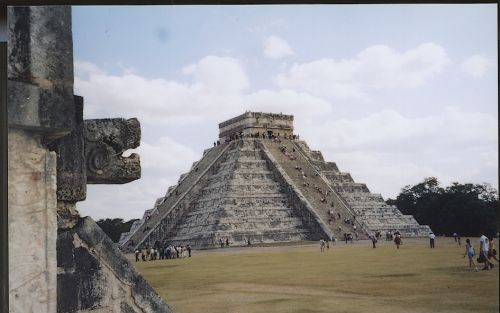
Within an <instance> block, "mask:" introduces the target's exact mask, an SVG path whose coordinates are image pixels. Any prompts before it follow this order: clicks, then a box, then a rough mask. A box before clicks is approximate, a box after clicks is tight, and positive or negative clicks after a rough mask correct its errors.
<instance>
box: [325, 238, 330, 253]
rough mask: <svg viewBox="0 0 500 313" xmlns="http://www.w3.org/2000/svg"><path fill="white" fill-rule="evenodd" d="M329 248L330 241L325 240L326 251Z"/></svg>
mask: <svg viewBox="0 0 500 313" xmlns="http://www.w3.org/2000/svg"><path fill="white" fill-rule="evenodd" d="M328 250H330V241H329V240H327V241H326V251H328Z"/></svg>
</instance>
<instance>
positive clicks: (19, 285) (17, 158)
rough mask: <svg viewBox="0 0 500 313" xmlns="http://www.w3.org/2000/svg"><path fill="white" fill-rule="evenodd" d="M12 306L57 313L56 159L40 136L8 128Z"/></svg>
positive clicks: (19, 312) (18, 310)
mask: <svg viewBox="0 0 500 313" xmlns="http://www.w3.org/2000/svg"><path fill="white" fill-rule="evenodd" d="M8 137H9V149H8V157H9V161H8V188H9V195H8V201H9V303H10V312H12V313H14V312H15V313H31V312H33V313H45V312H47V313H52V312H55V311H56V274H57V272H56V244H55V243H56V236H57V222H56V202H57V199H56V155H55V153H53V152H49V151H48V150H47V149H46V148H44V147H43V146H42V145H41V143H40V137H39V136H33V135H32V134H30V133H29V132H26V131H24V130H17V129H10V130H9V136H8Z"/></svg>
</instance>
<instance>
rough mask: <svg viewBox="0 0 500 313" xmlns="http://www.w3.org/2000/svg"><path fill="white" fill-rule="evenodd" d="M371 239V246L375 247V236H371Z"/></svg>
mask: <svg viewBox="0 0 500 313" xmlns="http://www.w3.org/2000/svg"><path fill="white" fill-rule="evenodd" d="M371 240H372V244H373V248H376V247H377V246H375V244H376V243H377V237H376V236H371Z"/></svg>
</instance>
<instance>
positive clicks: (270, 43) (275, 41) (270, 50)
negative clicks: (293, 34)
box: [264, 36, 293, 59]
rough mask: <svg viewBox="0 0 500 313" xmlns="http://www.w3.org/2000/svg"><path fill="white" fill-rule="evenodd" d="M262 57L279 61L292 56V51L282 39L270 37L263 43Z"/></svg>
mask: <svg viewBox="0 0 500 313" xmlns="http://www.w3.org/2000/svg"><path fill="white" fill-rule="evenodd" d="M264 55H265V56H266V57H268V58H271V59H281V58H284V57H286V56H289V55H293V50H292V48H290V46H289V45H288V43H287V42H286V41H285V40H284V39H282V38H279V37H276V36H270V37H268V38H266V39H265V41H264Z"/></svg>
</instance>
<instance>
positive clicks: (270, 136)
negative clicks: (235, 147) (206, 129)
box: [214, 131, 300, 147]
mask: <svg viewBox="0 0 500 313" xmlns="http://www.w3.org/2000/svg"><path fill="white" fill-rule="evenodd" d="M243 138H262V139H272V140H276V139H281V138H282V139H288V140H299V139H300V136H299V135H287V134H284V135H283V136H281V135H280V133H277V134H274V133H273V132H267V133H266V132H262V133H261V132H256V133H247V134H244V133H243V131H240V132H238V133H235V134H232V135H230V136H227V137H226V139H224V143H229V142H231V141H233V140H237V139H243ZM219 145H220V140H217V141H214V147H215V146H219Z"/></svg>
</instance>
